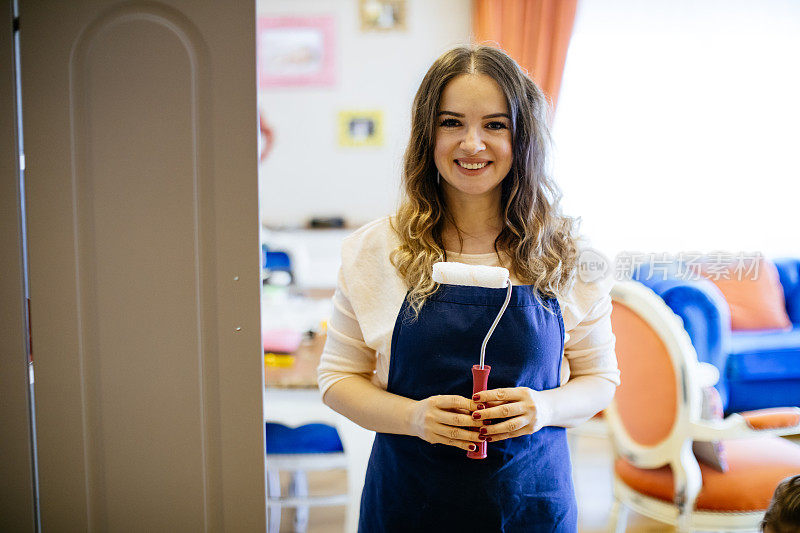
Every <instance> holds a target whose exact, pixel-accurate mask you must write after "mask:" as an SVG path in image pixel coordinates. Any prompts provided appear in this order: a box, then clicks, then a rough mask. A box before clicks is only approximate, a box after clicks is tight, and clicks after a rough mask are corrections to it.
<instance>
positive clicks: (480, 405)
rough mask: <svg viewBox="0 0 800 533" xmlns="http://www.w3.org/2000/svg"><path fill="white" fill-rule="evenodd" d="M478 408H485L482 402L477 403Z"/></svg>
mask: <svg viewBox="0 0 800 533" xmlns="http://www.w3.org/2000/svg"><path fill="white" fill-rule="evenodd" d="M478 409H486V406H485V405H483V404H482V403H479V404H478Z"/></svg>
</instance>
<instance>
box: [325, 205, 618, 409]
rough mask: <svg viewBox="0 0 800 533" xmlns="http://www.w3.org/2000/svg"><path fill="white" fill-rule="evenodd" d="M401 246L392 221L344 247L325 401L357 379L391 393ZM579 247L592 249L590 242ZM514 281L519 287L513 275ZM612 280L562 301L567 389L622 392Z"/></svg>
mask: <svg viewBox="0 0 800 533" xmlns="http://www.w3.org/2000/svg"><path fill="white" fill-rule="evenodd" d="M398 245H399V239H398V237H397V235H396V233H395V232H394V230H393V229H392V228H391V226H390V224H389V217H385V218H381V219H378V220H375V221H373V222H371V223H369V224H367V225H365V226H363V227H361V228H359V229H358V230H356V231H355V232H354V233H352V234H351V235H349V236H348V237H346V238H345V239H344V241H343V243H342V266H341V268H340V269H339V276H338V282H337V287H336V292H335V294H334V296H333V306H334V310H333V314H332V316H331V318H330V320H329V321H328V338H327V341H326V343H325V348H324V350H323V353H322V358H321V360H320V364H319V367H318V369H317V376H318V383H319V388H320V392H321V394H322V395H323V396H324V394H325V392H326V391H327V390H328V389H329V388H330V387H331V385H333V384H334V383H336V382H337V381H340V380H342V379H344V378H346V377H349V376H352V375H360V376H364V377H365V378H367V379H369V380H371V381H372V382H373V383H374V384H375V385H376V386H378V387H380V388H382V389H386V388H387V387H388V383H389V357H390V355H391V346H392V332H393V330H394V325H395V321H396V319H397V316H398V314H399V313H400V310H401V307H402V305H403V300H404V299H405V296H406V293H407V292H408V289H407V287H406V285H405V282H404V281H403V280H402V278H400V276H399V274H398V273H397V270H396V269H395V268H394V266H393V265H392V264H391V262H390V260H389V254H390V253H391V251H392V250H394V249H395V248H397V246H398ZM579 245H581V246H584V245H586V242H585V240H581V241H579ZM447 260H448V261H456V262H459V263H467V264H473V265H487V266H501V265H500V264H499V261H498V258H497V255H496V254H494V253H489V254H458V253H454V252H450V251H448V252H447ZM511 282H512V284H514V285H518V284H519V280H516V279H515V278H514V277H513V276H512V278H511ZM612 285H613V279H612V278H611V277H604V278H602V279H599V280H597V281H595V282H584V281H581V280H580V278H578V279H577V280H576V282H575V284H574V285H573V288H572V290H571V291H570V293H569V294H567V295H565V296H563V297H558V302H559V305H560V306H561V314H562V317H563V319H564V331H565V336H564V354H563V356H562V357H563V358H564V359H563V361H562V365H561V384H562V385H563V384H564V383H566V382H567V381H568V380H569V379H570V377H574V376H584V375H597V376H601V377H603V378H606V379H608V380H609V381H611V382H612V383H614V384H616V385H619V382H620V381H619V370H618V369H617V358H616V355H615V354H614V342H615V338H614V334H613V333H612V331H611V297H610V296H609V292H610V290H611V286H612Z"/></svg>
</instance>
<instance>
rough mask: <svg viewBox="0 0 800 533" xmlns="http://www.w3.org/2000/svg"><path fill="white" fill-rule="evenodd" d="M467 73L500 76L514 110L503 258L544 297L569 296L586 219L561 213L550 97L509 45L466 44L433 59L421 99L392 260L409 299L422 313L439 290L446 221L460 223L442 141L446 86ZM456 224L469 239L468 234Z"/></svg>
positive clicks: (499, 242)
mask: <svg viewBox="0 0 800 533" xmlns="http://www.w3.org/2000/svg"><path fill="white" fill-rule="evenodd" d="M462 74H485V75H487V76H489V77H491V78H492V79H493V80H494V81H496V82H497V84H498V85H499V86H500V88H501V89H502V91H503V94H504V95H505V98H506V101H507V103H508V109H509V111H510V115H511V125H512V126H511V130H512V131H511V134H512V152H513V157H512V164H511V170H510V171H509V173H508V174H507V175H506V177H505V178H504V179H503V181H502V183H501V189H502V192H501V205H500V209H501V213H500V216H501V220H502V222H503V228H502V230H501V232H500V234H499V235H498V236H497V238H496V239H495V241H494V250H495V253H496V254H497V257H498V260H499V261H500V263H501V264H505V265H506V266H507V267H508V268H509V270H511V272H512V273H513V274H514V275H515V276H516V277H517V279H519V280H520V281H521V282H522V283H524V284H527V285H532V289H533V291H534V295H535V296H536V298H539V296H540V294H542V295H545V296H548V297H555V296H558V295H561V294H564V293H565V292H566V291H568V290H569V288H570V287H571V286H572V284H573V283H574V279H575V276H576V269H577V264H578V257H577V256H578V249H577V244H576V240H577V229H578V222H579V221H578V220H576V219H574V218H572V217H568V216H564V215H562V214H561V209H560V206H559V201H560V199H561V192H560V190H559V188H558V186H557V185H556V183H555V182H554V181H553V179H552V177H551V175H550V151H551V137H550V129H549V126H548V121H549V117H550V109H551V106H550V103H549V102H548V100H547V98H546V96H545V95H544V93H543V92H542V91H541V89H539V87H537V86H536V84H535V83H533V81H531V79H530V78H529V77H528V76H527V74H526V73H525V72H524V71H523V70H522V69H521V68H520V66H519V65H518V64H517V63H516V62H515V61H514V60H513V59H511V58H510V57H509V56H508V55H506V54H505V53H504V52H503V51H501V50H498V49H496V48H492V47H489V46H482V45H470V46H459V47H456V48H453V49H451V50H449V51H447V52H445V53H444V54H443V55H442V56H441V57H439V58H438V59H437V60H436V61H435V62H434V63H433V65H431V67H430V69H428V72H427V73H426V74H425V77H424V78H423V80H422V84H421V85H420V87H419V89H418V90H417V94H416V96H415V97H414V103H413V108H412V112H411V117H412V118H411V137H410V139H409V142H408V147H407V148H406V151H405V157H404V165H403V176H402V194H401V201H400V206H399V208H398V210H397V215H396V216H395V217H394V220H393V222H392V227H393V228H394V231H395V232H396V233H397V235H398V237H399V239H400V246H399V247H398V248H396V249H395V250H394V251H393V252H392V253H391V256H390V259H391V262H392V264H393V265H394V267H395V268H396V269H397V271H398V272H399V274H400V276H401V277H402V278H403V279H404V280H405V282H406V284H407V286H408V287H409V288H410V289H409V293H408V296H407V299H408V301H409V306H410V307H411V309H412V310H413V312H414V317H415V318H416V317H417V316H418V315H419V311H420V309H421V308H422V306H423V305H424V303H425V301H426V299H427V298H428V296H430V295H431V294H433V293H434V292H435V291H436V290H437V288H438V284H437V283H435V282H434V281H433V279H432V274H433V264H434V263H436V262H438V261H446V260H447V254H446V251H445V249H444V245H443V240H442V234H443V231H444V229H445V224H446V222H447V221H448V220H450V222H451V223H452V224H453V225H454V226H455V221H454V220H453V218H452V215H451V214H450V213H448V211H447V204H446V201H445V197H444V194H443V192H442V190H441V188H440V187H439V186H438V183H437V178H438V172H437V168H436V164H435V162H434V144H435V142H436V129H435V125H436V118H437V113H438V111H439V103H440V100H441V97H442V92H443V91H444V88H445V86H446V85H447V84H448V83H449V82H450V81H451V80H452V79H454V78H455V77H457V76H459V75H462ZM455 229H456V231H457V234H458V236H459V240H461V242H462V245H463V238H462V237H461V232H460V230H459V229H458V227H457V226H456V228H455ZM501 253H503V254H504V255H506V256H507V258H508V259H507V260H506V261H504V260H503V258H502V257H501Z"/></svg>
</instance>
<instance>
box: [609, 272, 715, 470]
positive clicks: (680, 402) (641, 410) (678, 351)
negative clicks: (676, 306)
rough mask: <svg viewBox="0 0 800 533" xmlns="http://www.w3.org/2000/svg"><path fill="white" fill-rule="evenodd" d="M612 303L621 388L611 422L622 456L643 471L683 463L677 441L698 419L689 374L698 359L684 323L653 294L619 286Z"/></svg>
mask: <svg viewBox="0 0 800 533" xmlns="http://www.w3.org/2000/svg"><path fill="white" fill-rule="evenodd" d="M611 298H612V302H613V304H612V305H613V309H612V312H611V324H612V329H613V331H614V335H615V336H616V348H615V351H616V354H617V360H618V363H619V368H620V374H621V377H620V380H621V385H620V386H619V387H618V388H617V393H616V395H615V397H614V400H613V401H612V403H611V405H610V406H609V407H608V409H606V416H607V419H608V423H609V425H610V426H611V430H612V435H613V438H614V442H615V445H616V451H617V453H619V454H620V455H622V456H623V457H625V459H627V460H628V461H630V462H631V463H633V464H634V465H635V466H637V467H639V468H658V467H661V466H664V465H665V464H669V463H673V461H676V460H677V459H678V458H677V457H670V456H671V455H675V453H674V450H675V449H676V447H677V448H681V447H685V446H682V444H683V443H681V444H679V443H678V442H676V441H679V440H681V439H685V435H687V434H688V428H689V420H690V414H691V413H695V414H699V411H700V402H701V399H700V397H699V387H698V386H696V384H695V379H696V378H695V376H694V373H693V372H690V371H689V369H690V368H694V367H695V366H696V365H697V354H696V352H695V351H694V348H693V346H692V344H691V341H690V340H689V336H688V335H687V333H686V331H685V330H684V329H683V325H682V324H681V321H680V318H679V317H677V316H676V315H675V314H674V313H673V312H672V310H671V309H669V307H667V305H666V304H665V303H664V302H663V300H661V298H659V297H658V295H656V294H655V293H654V292H653V291H651V290H650V289H649V288H647V287H645V286H644V285H642V284H641V283H638V282H635V281H626V282H619V283H616V284H615V285H614V288H613V289H612V291H611ZM688 451H689V453H691V441H689V442H688Z"/></svg>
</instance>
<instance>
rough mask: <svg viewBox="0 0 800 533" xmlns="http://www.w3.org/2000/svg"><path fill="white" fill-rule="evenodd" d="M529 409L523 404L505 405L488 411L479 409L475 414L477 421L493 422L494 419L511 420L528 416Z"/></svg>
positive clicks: (490, 408)
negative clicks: (514, 417) (511, 418)
mask: <svg viewBox="0 0 800 533" xmlns="http://www.w3.org/2000/svg"><path fill="white" fill-rule="evenodd" d="M528 411H529V410H528V408H527V406H526V405H525V404H523V403H522V402H513V403H504V404H500V405H497V406H495V407H489V408H487V409H479V410H477V411H475V413H473V415H472V417H473V418H475V419H476V420H491V419H493V418H509V417H512V416H519V415H524V414H528Z"/></svg>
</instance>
